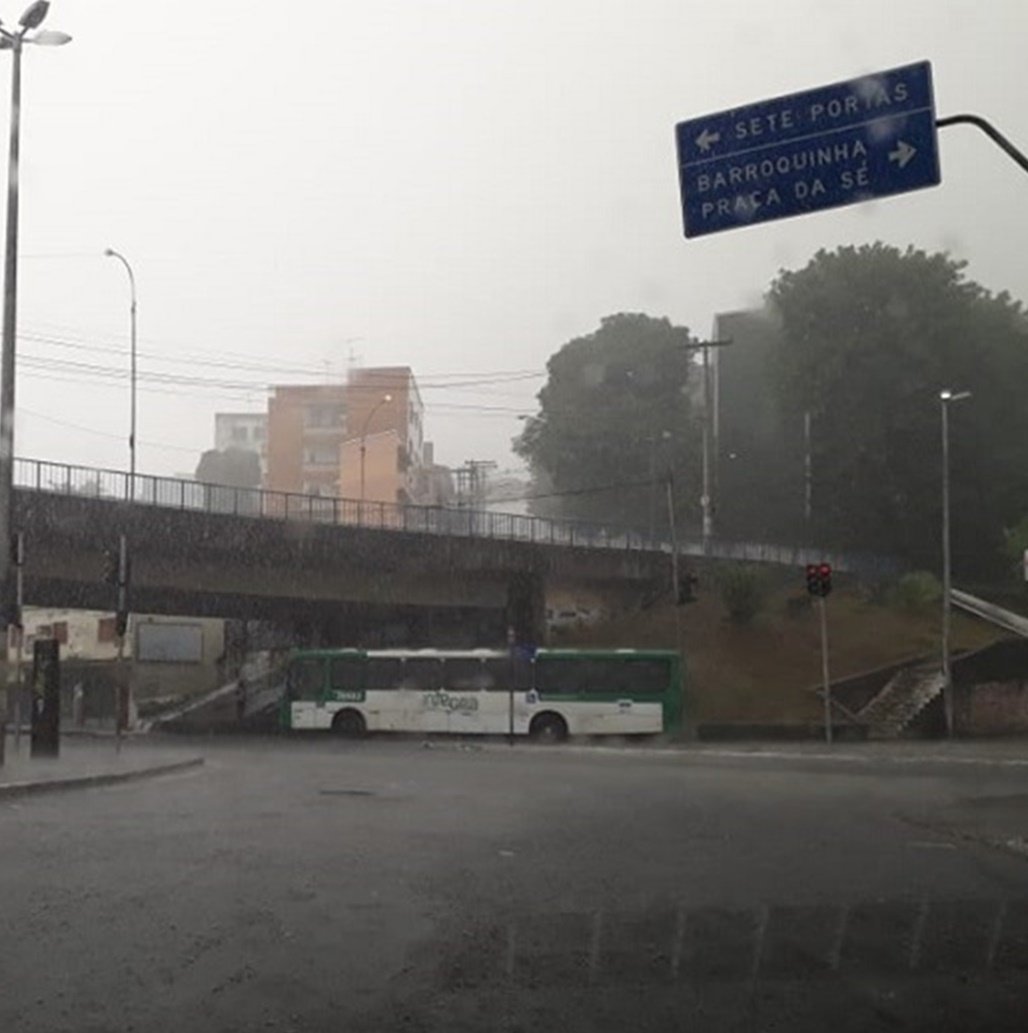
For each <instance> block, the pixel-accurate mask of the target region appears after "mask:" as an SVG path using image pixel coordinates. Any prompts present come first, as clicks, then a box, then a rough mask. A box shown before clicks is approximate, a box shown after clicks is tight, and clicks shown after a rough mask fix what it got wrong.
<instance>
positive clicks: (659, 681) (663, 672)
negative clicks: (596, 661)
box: [619, 658, 671, 696]
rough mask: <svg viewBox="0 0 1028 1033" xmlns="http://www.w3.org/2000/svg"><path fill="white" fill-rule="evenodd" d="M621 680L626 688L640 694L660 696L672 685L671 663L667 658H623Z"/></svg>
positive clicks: (625, 689)
mask: <svg viewBox="0 0 1028 1033" xmlns="http://www.w3.org/2000/svg"><path fill="white" fill-rule="evenodd" d="M619 666H620V668H621V670H620V672H619V674H620V681H621V682H622V684H623V685H624V690H619V691H625V692H629V693H638V694H639V695H651V696H659V695H661V694H662V693H664V692H667V690H668V689H669V688H670V686H671V664H670V663H669V662H668V661H667V660H652V659H642V658H639V659H633V660H622V661H620V664H619Z"/></svg>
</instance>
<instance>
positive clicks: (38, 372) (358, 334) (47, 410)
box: [0, 0, 1028, 473]
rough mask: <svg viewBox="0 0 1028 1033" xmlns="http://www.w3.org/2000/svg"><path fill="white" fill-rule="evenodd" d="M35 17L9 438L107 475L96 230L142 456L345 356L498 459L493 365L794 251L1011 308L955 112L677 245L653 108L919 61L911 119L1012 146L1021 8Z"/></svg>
mask: <svg viewBox="0 0 1028 1033" xmlns="http://www.w3.org/2000/svg"><path fill="white" fill-rule="evenodd" d="M26 3H27V0H13V2H12V0H0V15H3V17H4V19H5V21H7V22H13V21H15V20H16V19H17V17H18V15H19V14H20V13H21V9H22V7H23V6H25V4H26ZM47 27H48V28H54V29H63V30H65V31H67V32H69V33H71V34H72V35H73V36H74V41H73V42H72V43H71V44H70V45H68V46H66V47H64V48H60V49H56V48H54V49H49V48H47V49H44V48H42V47H40V48H33V49H31V50H28V51H27V52H26V56H25V62H24V86H23V90H24V96H23V111H24V123H23V140H22V153H23V166H22V209H21V213H22V215H21V229H22V236H21V253H22V259H23V261H22V264H21V292H20V312H19V331H20V333H21V335H22V338H21V341H20V343H19V362H20V366H19V375H18V422H17V425H16V428H17V443H16V448H17V452H18V454H20V455H25V456H34V457H40V458H47V459H57V460H64V461H68V462H75V463H85V464H97V465H106V466H112V467H118V468H123V467H124V466H126V465H127V444H126V441H125V438H126V436H127V427H128V412H129V397H128V385H127V381H125V380H123V381H120V382H119V381H114V380H112V379H111V376H112V374H111V371H112V370H114V369H126V368H127V358H126V355H125V353H124V349H125V348H126V345H127V340H128V288H127V282H126V279H125V275H124V272H123V270H122V269H121V268H119V267H118V266H117V265H116V264H115V263H114V262H113V261H112V260H110V259H105V258H104V257H103V250H104V248H105V247H107V246H112V247H115V248H117V249H119V250H120V251H122V252H124V254H125V255H126V256H127V257H128V258H129V260H130V261H131V262H132V264H133V265H134V267H135V270H136V275H137V279H138V283H139V328H140V330H139V332H140V352H141V359H140V364H141V372H142V373H143V374H144V375H146V376H152V375H154V374H162V375H164V376H167V375H171V376H172V377H174V378H179V379H177V380H172V381H171V382H167V381H166V382H164V383H161V384H155V383H153V382H150V381H144V382H143V383H142V384H141V387H142V388H143V390H141V392H140V396H139V397H140V424H139V438H140V452H139V468H140V470H141V471H152V472H157V473H173V472H176V471H191V470H192V469H193V468H194V467H195V465H196V461H197V458H198V456H199V453H200V451H201V450H202V449H204V448H208V447H211V446H212V443H213V414H214V412H215V411H218V410H246V409H253V410H258V409H263V407H264V404H265V397H266V395H265V392H264V391H262V390H261V389H260V387H261V385H265V384H267V383H273V382H276V381H287V380H288V381H293V382H296V381H302V380H304V379H308V380H310V379H314V380H319V379H321V380H323V379H325V377H326V376H328V375H331V376H334V377H337V378H338V377H342V376H344V375H345V371H346V368H347V364H348V362H349V361H351V358H352V359H355V360H357V361H363V363H364V364H365V365H383V364H409V365H410V366H412V367H413V368H414V370H415V372H416V374H417V375H418V377H419V379H420V380H421V381H422V382H423V385H424V391H423V396H424V399H425V402H426V406H427V416H426V433H427V435H428V436H429V437H431V438H434V439H435V441H436V442H437V455H438V456H439V458H440V459H441V460H442V461H444V462H448V463H454V464H456V463H460V462H463V461H464V460H465V459H470V458H475V459H483V458H485V459H496V460H498V461H499V462H500V465H501V467H503V468H509V467H511V466H513V465H516V461H515V460H514V458H513V457H512V456H511V454H510V451H509V442H510V439H511V437H512V436H513V435H514V434H515V433H516V432H517V430H518V428H519V426H520V424H519V423H518V420H517V413H519V412H527V411H531V409H532V408H533V405H534V394H535V392H536V391H537V390H538V388H539V386H541V383H542V379H541V377H540V378H537V379H527V378H523V379H510V378H507V379H506V380H505V378H504V377H503V374H511V377H513V376H514V375H521V374H528V373H532V372H539V373H541V371H542V370H543V367H544V365H545V362H546V359H547V358H548V356H549V355H550V354H551V353H552V352H553V351H554V350H556V348H558V347H559V346H560V345H561V344H562V343H564V342H565V341H566V340H568V339H569V338H571V337H573V336H576V335H579V334H582V333H588V332H590V331H591V330H593V329H595V328H596V326H597V325H598V322H599V319H600V317H602V316H604V315H607V314H610V313H613V312H618V311H643V312H647V313H650V314H652V315H658V316H665V315H666V316H669V317H670V318H671V319H672V320H673V321H675V322H676V323H680V324H684V325H687V326H689V327H690V328H692V329H693V330H694V331H695V332H697V333H699V334H703V335H705V334H707V333H709V331H710V328H711V323H712V319H713V316H714V313H715V312H717V311H721V310H726V309H734V308H739V307H744V306H747V305H750V304H752V303H754V302H756V301H757V300H758V299H759V297H760V295H761V293H762V292H763V291H764V290H765V289H766V287H767V285H768V282H769V281H770V279H771V278H772V277H773V276H774V274H775V273H776V271H777V270H778V269H780V268H781V267H783V266H784V267H796V266H799V265H802V264H804V263H805V262H806V261H807V260H808V259H809V257H810V256H811V254H812V253H813V252H814V251H815V250H816V249H817V248H819V247H835V246H837V245H840V244H851V243H860V242H865V241H872V240H875V239H882V240H885V241H888V242H890V243H893V244H896V245H900V246H905V245H907V244H908V243H913V244H915V245H917V246H919V247H923V248H927V249H948V250H949V251H951V252H952V253H953V254H954V255H956V256H959V257H962V258H966V259H968V260H969V262H970V274H971V275H972V276H974V277H975V278H976V279H978V280H980V281H981V282H982V283H984V284H985V285H986V286H988V287H990V288H992V289H995V290H999V289H1003V288H1005V289H1008V290H1010V291H1011V293H1013V294H1014V295H1015V296H1018V297H1022V298H1023V297H1025V296H1028V258H1026V257H1025V256H1026V254H1028V177H1026V176H1025V174H1024V172H1022V171H1020V170H1019V169H1018V168H1017V167H1016V166H1014V165H1013V164H1012V163H1011V162H1010V161H1009V160H1008V159H1007V158H1006V157H1004V156H1003V155H1002V153H1001V152H1000V151H999V150H997V149H996V148H995V147H994V146H993V145H992V144H990V143H989V141H988V140H987V139H986V138H985V137H984V136H982V135H981V134H979V133H977V132H976V131H974V130H972V129H969V128H962V127H955V128H949V129H945V130H943V131H942V136H941V152H942V172H943V184H942V186H941V187H939V188H936V189H932V190H925V191H921V192H919V193H917V194H910V195H906V196H903V197H899V198H894V199H890V200H887V201H882V202H878V203H873V204H865V205H863V206H859V207H855V208H850V209H845V210H841V211H837V212H832V213H827V214H821V215H811V216H806V217H803V218H799V219H792V220H787V221H782V222H778V223H770V224H765V225H762V226H756V227H752V228H747V229H743V230H737V231H732V232H728V233H723V234H720V235H716V236H712V237H708V238H703V239H700V240H693V241H686V240H685V239H684V237H683V236H682V231H681V215H680V210H679V200H678V190H677V171H676V164H675V154H674V124H675V123H676V122H677V121H679V120H681V119H684V118H689V117H693V116H696V115H700V114H703V113H705V112H709V111H716V110H719V109H722V108H726V107H731V106H735V105H737V104H741V103H746V102H749V101H753V100H758V99H760V98H762V97H770V96H774V95H776V94H780V93H786V92H791V91H794V90H799V89H805V88H808V87H812V86H816V85H818V84H821V83H827V82H833V81H836V80H839V79H845V78H849V77H852V76H855V75H860V74H863V73H867V72H872V71H877V70H880V69H884V68H889V67H893V66H896V65H900V64H905V63H908V62H911V61H916V60H921V59H925V58H927V59H930V60H931V61H932V62H933V65H934V75H935V90H936V101H937V107H938V111H939V114H940V115H945V114H953V113H956V112H962V111H971V112H976V113H979V114H982V115H984V116H986V117H988V118H989V119H991V120H993V121H994V122H995V123H996V125H998V126H999V127H1000V128H1001V129H1002V130H1003V131H1004V132H1005V133H1007V135H1009V136H1010V137H1011V138H1012V139H1013V140H1015V141H1016V142H1018V143H1019V144H1020V145H1021V147H1022V148H1025V149H1028V104H1026V102H1025V98H1026V97H1028V74H1026V71H1025V68H1026V65H1025V40H1026V39H1028V3H1026V2H1025V0H976V2H973V3H972V2H955V0H859V2H851V0H832V2H831V3H826V2H825V0H773V2H772V0H745V2H739V3H735V4H723V3H716V2H713V0H710V2H707V3H692V2H689V3H687V2H684V0H366V2H364V3H362V4H357V3H345V2H340V0H306V2H304V3H301V4H291V3H286V2H285V0H283V2H282V3H280V4H278V5H272V4H267V3H253V2H252V0H251V2H248V3H243V2H242V0H206V2H204V3H193V2H189V0H145V2H138V0H91V2H87V0H55V2H54V3H53V6H52V8H51V13H50V17H49V19H48V23H47ZM9 61H10V56H9V54H4V53H0V66H2V67H3V68H4V69H5V72H4V74H5V75H6V74H7V73H6V69H8V68H9ZM0 81H3V80H0ZM4 82H5V81H4ZM6 90H7V86H6V83H5V84H4V86H3V92H4V93H5V94H6ZM0 106H2V108H3V110H2V122H3V125H2V131H3V132H4V133H5V134H6V128H7V126H6V119H7V117H8V112H7V105H6V99H5V100H4V101H2V102H0ZM5 139H6V136H5ZM0 174H4V173H3V169H2V167H0ZM74 364H77V365H74ZM83 364H85V365H87V366H91V367H94V370H93V372H94V373H95V372H96V370H95V367H100V368H101V369H100V371H99V374H98V375H96V376H89V377H87V376H85V372H84V371H83V369H82V366H83ZM274 368H281V369H283V370H285V369H288V370H291V371H293V372H292V373H290V374H289V375H285V374H281V375H278V374H276V373H275V372H272V369H274ZM305 371H307V373H308V376H307V377H306V378H305V377H304V372H305ZM484 373H488V374H490V377H489V378H481V377H477V378H471V379H478V380H481V379H493V378H495V379H496V380H498V381H501V382H497V383H491V384H484V385H483V384H481V383H479V384H478V385H477V386H474V387H463V388H461V387H454V386H451V385H452V384H453V381H454V379H455V378H456V376H457V375H459V374H484ZM182 378H186V379H187V380H188V379H191V380H194V381H196V382H195V383H184V382H182ZM504 381H505V382H504ZM247 385H252V386H249V387H248V386H247ZM443 385H445V386H443ZM155 388H156V389H157V390H154V389H155ZM460 406H466V407H469V408H459V407H460ZM476 407H481V408H476Z"/></svg>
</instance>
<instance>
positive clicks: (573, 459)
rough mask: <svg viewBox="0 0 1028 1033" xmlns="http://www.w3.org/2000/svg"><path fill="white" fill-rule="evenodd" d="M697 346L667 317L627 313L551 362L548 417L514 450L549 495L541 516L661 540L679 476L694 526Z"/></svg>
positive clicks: (535, 505) (680, 509)
mask: <svg viewBox="0 0 1028 1033" xmlns="http://www.w3.org/2000/svg"><path fill="white" fill-rule="evenodd" d="M693 343H694V342H693V340H692V338H691V337H690V335H689V331H688V330H687V329H686V328H684V327H676V326H672V325H671V322H670V321H669V320H667V319H655V318H652V317H650V316H646V315H642V314H626V313H622V314H620V315H614V316H608V317H606V318H605V319H603V320H601V322H600V328H599V329H598V330H596V331H595V332H594V333H591V334H588V335H587V336H585V337H578V338H575V339H574V340H572V341H569V342H568V343H567V344H565V345H564V346H563V347H562V348H561V349H560V350H559V351H558V352H556V354H554V355H553V356H551V358H550V360H549V363H548V364H547V369H548V371H549V379H548V380H547V383H546V385H545V386H544V387H543V389H542V390H541V391H540V392H539V396H538V397H539V407H540V411H539V413H538V415H536V416H533V417H531V418H530V419H529V420H528V421H527V423H526V425H525V429H524V431H523V432H522V434H521V435H520V437H518V438H517V439H516V440H515V442H514V450H515V452H516V453H517V454H518V455H520V456H522V457H523V458H524V459H526V460H527V461H528V463H529V465H530V467H531V469H532V472H533V483H534V485H535V490H536V493H537V495H539V496H543V497H539V498H536V499H535V500H533V502H532V509H533V512H535V513H539V514H542V515H553V516H563V517H569V518H577V519H585V520H595V521H600V522H604V523H608V524H625V525H631V526H634V527H636V528H639V529H640V530H646V529H648V528H649V527H650V525H651V522H652V524H653V525H654V526H655V529H656V530H657V531H658V532H662V531H663V530H664V529H665V528H666V526H667V505H666V501H665V499H666V490H665V487H664V482H666V480H667V476H668V474H671V475H672V479H673V484H674V486H675V494H676V502H677V505H676V510H677V515H678V516H679V519H681V520H682V521H683V523H686V522H688V521H689V520H690V518H691V519H692V520H694V519H695V515H696V509H697V496H698V494H699V489H698V484H697V480H698V478H697V470H698V455H697V453H698V447H697V443H698V434H697V426H696V421H695V419H694V417H693V415H692V411H691V399H690V388H691V387H692V384H691V382H690V373H691V369H692V367H693V363H692V360H691V355H692V352H691V351H690V349H689V346H690V345H691V344H693ZM655 481H656V482H658V483H654V482H655ZM598 488H603V489H604V490H600V491H597V490H595V489H598Z"/></svg>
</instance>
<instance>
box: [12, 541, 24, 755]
mask: <svg viewBox="0 0 1028 1033" xmlns="http://www.w3.org/2000/svg"><path fill="white" fill-rule="evenodd" d="M13 544H14V548H13V553H14V555H13V556H12V557H11V559H13V560H14V592H15V599H14V602H15V607H16V608H17V614H18V620H17V622H16V623H15V624H14V625H13V627H14V648H15V654H14V752H15V753H20V752H21V695H22V667H21V652H22V645H23V643H24V641H25V624H24V618H23V617H22V613H21V609H22V603H23V601H24V598H25V575H24V572H23V569H22V568H23V567H24V564H25V537H24V535H23V534H22V533H21V531H16V532H15V534H14V538H13Z"/></svg>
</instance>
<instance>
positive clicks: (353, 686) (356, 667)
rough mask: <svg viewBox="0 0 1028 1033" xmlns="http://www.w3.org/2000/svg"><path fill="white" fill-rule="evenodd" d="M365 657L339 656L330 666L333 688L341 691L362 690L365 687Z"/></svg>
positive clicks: (330, 679)
mask: <svg viewBox="0 0 1028 1033" xmlns="http://www.w3.org/2000/svg"><path fill="white" fill-rule="evenodd" d="M364 666H365V665H364V657H362V656H337V657H335V658H334V659H333V660H332V664H331V667H330V668H329V681H330V683H331V686H332V688H333V689H335V690H338V691H341V692H354V691H358V692H359V691H360V690H361V689H363V688H364Z"/></svg>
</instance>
